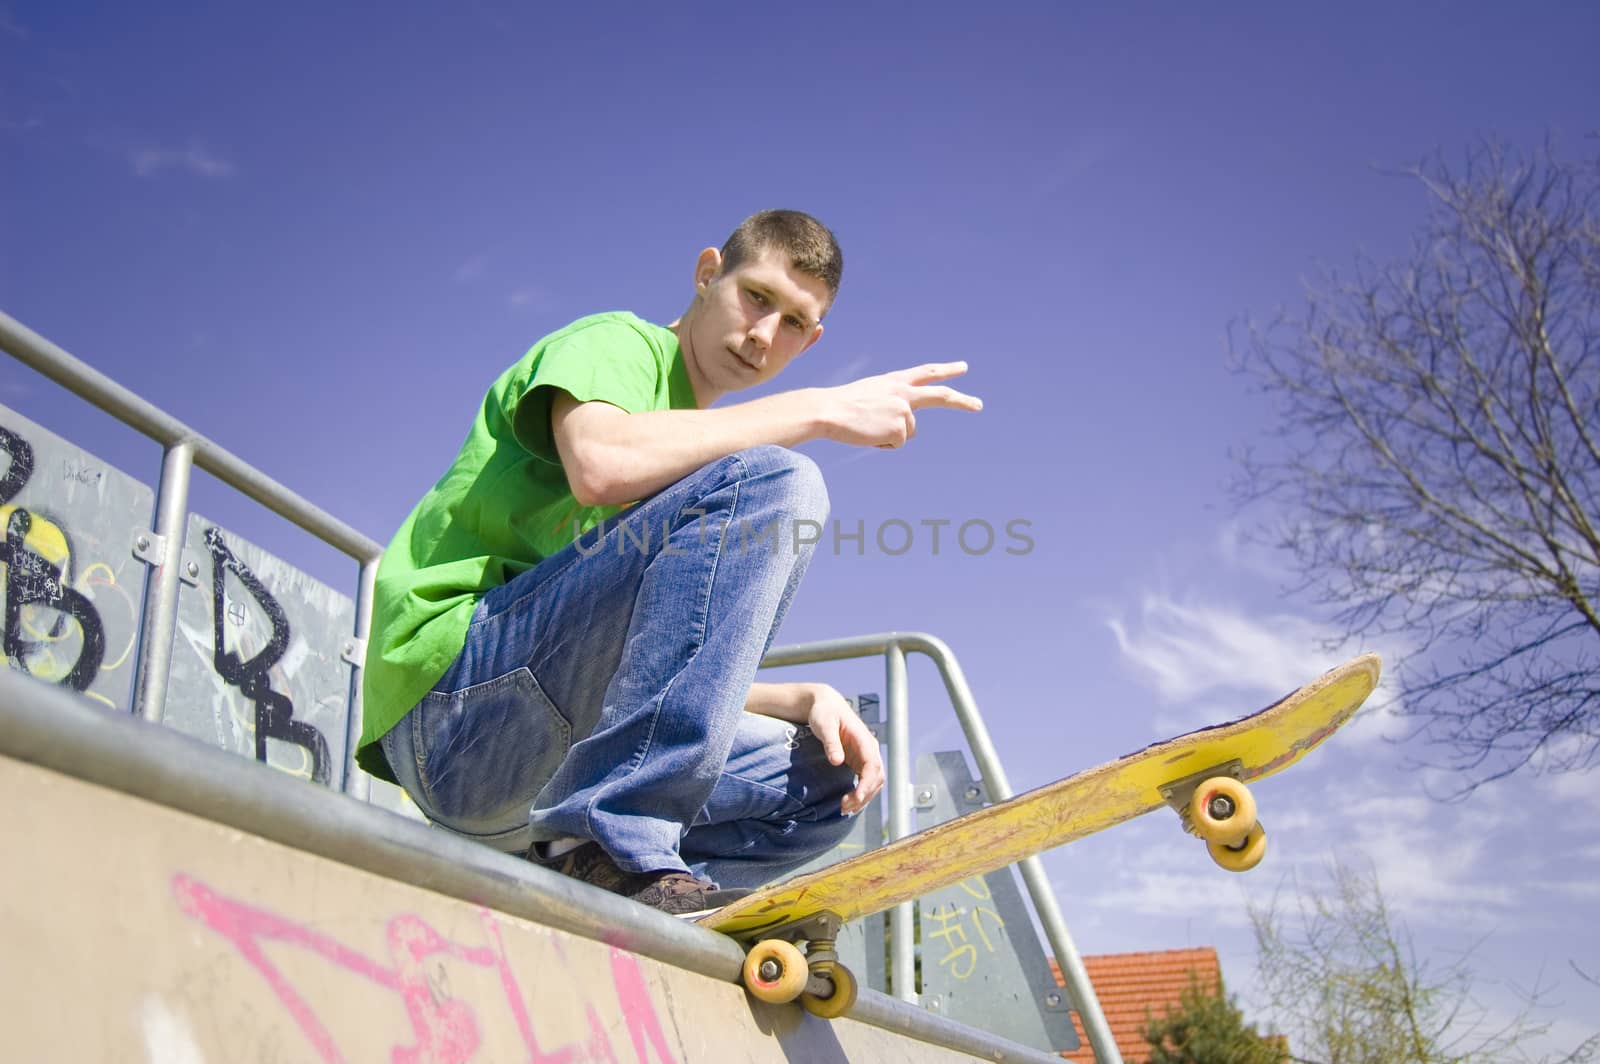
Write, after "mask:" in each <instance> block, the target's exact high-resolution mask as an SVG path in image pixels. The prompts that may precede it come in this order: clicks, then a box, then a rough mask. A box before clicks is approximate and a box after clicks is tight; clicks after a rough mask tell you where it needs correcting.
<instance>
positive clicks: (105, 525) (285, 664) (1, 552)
mask: <svg viewBox="0 0 1600 1064" xmlns="http://www.w3.org/2000/svg"><path fill="white" fill-rule="evenodd" d="M154 502H155V493H154V492H153V491H152V490H151V489H150V488H149V487H148V486H146V485H145V484H142V483H140V482H139V481H138V480H135V479H134V478H132V477H129V476H128V475H126V474H125V473H122V472H120V471H118V470H116V469H114V468H112V467H110V466H108V465H106V464H105V463H103V462H101V461H99V460H98V459H96V458H95V457H94V456H92V455H90V454H88V453H87V452H84V451H82V450H79V449H78V448H76V447H74V446H73V445H72V444H70V443H68V442H67V441H65V440H63V439H61V438H59V437H57V436H55V435H54V434H53V433H50V432H49V431H47V430H45V429H43V428H41V427H40V426H38V425H35V424H33V423H32V422H31V421H29V420H28V419H26V418H24V417H22V416H21V415H19V414H16V413H15V412H13V411H11V410H8V409H6V408H4V407H0V606H3V609H0V649H3V652H4V654H5V659H6V662H5V663H6V665H8V666H9V667H11V668H14V669H17V670H19V671H22V672H26V673H28V674H30V675H32V676H34V677H37V678H39V679H42V680H45V681H47V682H51V683H58V684H61V685H63V686H66V687H70V688H72V689H73V690H76V691H80V692H82V693H84V694H86V695H88V696H89V697H91V698H94V699H97V700H99V701H100V702H102V703H103V704H105V705H107V706H110V707H113V708H117V709H121V710H124V711H126V710H129V709H131V708H132V672H133V665H134V657H135V648H136V646H137V644H138V639H139V628H140V619H141V615H142V609H143V594H144V585H145V576H146V572H147V570H146V567H145V563H144V562H143V561H141V560H139V559H138V558H137V557H135V554H134V549H133V548H134V544H135V542H136V540H137V539H138V537H139V536H141V535H148V534H149V528H150V520H151V515H152V513H153V512H154ZM184 543H185V544H186V545H187V546H186V549H185V550H184V552H183V555H182V563H181V568H180V571H181V573H182V577H183V583H181V584H180V588H179V596H178V631H177V639H178V647H177V648H176V651H175V653H174V655H173V658H172V671H171V675H170V677H169V682H168V687H167V700H166V706H165V710H164V713H163V716H162V723H163V724H165V725H167V726H168V727H171V728H174V729H176V730H178V731H181V732H184V733H186V734H189V735H192V736H194V737H196V738H198V739H200V740H202V741H204V742H206V743H209V744H211V745H213V746H218V747H221V748H222V749H225V750H229V751H232V752H234V753H238V754H242V755H244V756H246V757H253V758H255V759H256V760H259V761H264V762H267V763H269V764H271V765H272V766H273V767H275V768H278V769H281V770H283V771H285V772H289V773H292V774H295V775H299V776H302V777H304V778H306V779H310V780H314V781H316V782H318V783H321V784H333V783H336V782H338V780H337V777H338V776H339V775H340V773H339V771H338V767H339V766H341V765H342V764H343V763H344V753H345V751H344V747H345V744H346V735H347V727H346V723H347V720H348V703H349V684H350V675H351V673H350V667H349V664H348V663H347V662H345V661H343V660H342V659H341V656H340V652H341V648H342V647H343V646H344V645H345V644H346V642H348V640H349V639H350V635H351V632H352V631H353V630H354V625H355V606H354V603H353V602H351V600H350V599H349V598H348V597H346V596H343V595H339V594H337V593H336V592H334V591H332V590H331V589H329V588H326V587H324V586H322V585H320V584H317V583H316V582H315V581H313V580H311V579H310V578H309V577H307V576H306V575H305V574H304V573H301V572H299V571H297V570H295V569H294V568H293V567H291V566H289V565H287V564H285V563H284V562H282V561H280V560H278V559H276V558H274V557H272V556H271V555H270V554H267V553H266V552H265V551H262V550H260V549H259V548H257V547H255V546H254V545H252V544H250V543H248V542H247V541H245V540H243V539H241V538H240V537H238V536H236V535H234V534H232V533H228V532H225V531H224V530H223V529H221V528H219V527H218V526H217V525H216V524H215V523H214V522H210V521H206V520H205V519H204V518H201V517H199V515H194V514H191V515H190V517H189V520H188V523H187V525H186V527H185V530H184ZM207 571H209V580H208V579H207V575H208V574H207Z"/></svg>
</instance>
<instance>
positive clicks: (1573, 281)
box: [1232, 144, 1600, 791]
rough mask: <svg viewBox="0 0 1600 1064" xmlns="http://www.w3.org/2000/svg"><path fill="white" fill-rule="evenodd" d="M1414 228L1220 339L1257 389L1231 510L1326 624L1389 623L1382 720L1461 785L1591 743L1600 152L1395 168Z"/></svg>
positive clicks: (1478, 152) (1544, 763)
mask: <svg viewBox="0 0 1600 1064" xmlns="http://www.w3.org/2000/svg"><path fill="white" fill-rule="evenodd" d="M1408 173H1409V174H1410V176H1412V177H1414V178H1415V179H1416V180H1417V181H1419V182H1420V183H1421V185H1422V187H1423V188H1424V189H1425V190H1426V192H1427V194H1428V196H1429V199H1430V206H1431V211H1430V215H1429V218H1428V221H1427V224H1426V225H1425V227H1424V228H1423V229H1422V231H1421V233H1420V235H1419V236H1418V238H1417V239H1416V240H1415V242H1414V245H1413V250H1412V252H1411V254H1410V255H1409V256H1407V257H1406V258H1405V259H1404V260H1403V261H1400V262H1397V263H1393V264H1387V265H1381V266H1380V265H1375V264H1374V263H1372V262H1370V261H1362V262H1360V263H1359V264H1358V266H1357V268H1356V270H1355V272H1354V274H1353V275H1351V276H1348V277H1341V276H1338V275H1329V276H1327V277H1325V278H1324V279H1323V280H1321V281H1320V282H1319V283H1317V284H1316V285H1314V286H1313V287H1312V288H1311V290H1310V291H1309V293H1308V297H1307V304H1306V308H1305V311H1304V313H1303V314H1300V315H1298V316H1292V317H1285V318H1282V319H1280V320H1279V321H1277V322H1276V323H1275V324H1273V325H1270V326H1267V327H1252V328H1250V329H1249V330H1248V331H1247V332H1246V334H1245V335H1243V336H1241V337H1236V338H1235V340H1234V342H1233V344H1232V347H1233V352H1234V355H1235V356H1236V358H1237V359H1238V361H1239V364H1240V365H1241V366H1242V367H1243V368H1244V369H1245V370H1246V371H1247V372H1248V373H1250V374H1252V375H1253V376H1254V378H1255V379H1256V381H1257V382H1258V383H1259V385H1260V386H1261V389H1262V390H1263V391H1264V392H1265V393H1267V394H1268V395H1269V396H1270V397H1271V398H1272V399H1273V400H1274V401H1275V404H1274V405H1275V414H1276V420H1275V428H1274V430H1273V434H1274V437H1275V442H1276V445H1275V446H1272V447H1269V448H1264V449H1262V450H1261V451H1260V452H1259V453H1252V454H1246V455H1244V456H1243V459H1242V469H1243V475H1242V476H1241V478H1240V480H1239V482H1238V484H1237V485H1236V498H1237V499H1238V500H1240V501H1241V502H1246V503H1248V502H1255V501H1261V500H1272V501H1275V502H1277V503H1280V504H1284V506H1283V508H1282V509H1281V510H1279V511H1278V512H1282V513H1287V514H1289V515H1290V516H1289V518H1288V520H1287V521H1286V522H1284V523H1282V524H1280V525H1278V526H1275V527H1274V528H1273V529H1272V530H1271V535H1272V538H1273V540H1274V541H1275V542H1276V543H1277V545H1279V546H1282V547H1284V548H1286V549H1287V550H1288V551H1289V552H1290V554H1291V555H1292V557H1293V559H1294V562H1295V564H1296V568H1297V570H1298V572H1299V573H1300V574H1301V576H1302V577H1303V581H1304V583H1303V588H1302V589H1310V590H1312V591H1314V592H1315V593H1317V595H1318V597H1319V599H1320V601H1322V602H1324V603H1328V604H1333V605H1334V606H1336V607H1337V611H1338V612H1337V616H1338V618H1339V620H1340V621H1341V622H1342V623H1343V624H1344V625H1346V626H1347V633H1346V634H1347V635H1355V634H1362V635H1365V636H1367V637H1368V638H1369V639H1370V638H1371V637H1373V636H1383V635H1398V636H1400V637H1402V640H1403V641H1404V642H1405V643H1408V644H1409V645H1410V648H1411V649H1410V651H1409V652H1408V654H1407V655H1406V657H1405V660H1403V661H1399V662H1391V665H1392V666H1393V665H1398V666H1399V668H1398V669H1391V672H1392V673H1393V674H1394V675H1396V676H1397V677H1398V679H1399V681H1400V691H1399V697H1400V705H1401V711H1402V712H1403V713H1405V714H1408V715H1410V716H1412V717H1413V718H1414V719H1415V720H1416V721H1417V723H1418V725H1419V730H1420V731H1422V732H1423V733H1424V736H1425V737H1426V738H1427V739H1428V740H1429V741H1430V742H1433V743H1435V744H1439V749H1442V750H1443V751H1444V752H1445V756H1444V760H1445V761H1446V762H1447V763H1448V764H1449V765H1450V766H1451V767H1453V768H1455V769H1458V770H1460V771H1461V772H1462V774H1463V778H1464V779H1465V780H1466V782H1465V783H1464V785H1463V791H1465V790H1470V789H1471V788H1473V787H1475V786H1477V785H1478V784H1480V783H1482V782H1485V781H1487V780H1489V779H1494V778H1497V777H1500V776H1503V775H1506V774H1508V773H1510V772H1513V771H1516V770H1517V769H1519V768H1521V767H1523V766H1525V765H1529V764H1530V763H1531V764H1533V765H1534V767H1535V768H1536V769H1540V770H1563V769H1574V768H1583V767H1587V766H1589V765H1591V764H1593V763H1594V762H1595V760H1596V756H1597V753H1600V614H1597V610H1600V531H1597V524H1600V512H1597V504H1600V343H1597V340H1600V158H1595V159H1589V160H1585V161H1581V162H1567V161H1562V160H1561V159H1559V158H1558V157H1557V155H1556V153H1555V151H1554V150H1553V149H1552V148H1551V147H1550V146H1549V145H1548V144H1547V145H1546V146H1545V147H1544V148H1543V149H1541V150H1539V151H1536V152H1533V153H1531V154H1526V155H1523V154H1518V153H1515V152H1512V151H1509V150H1506V149H1503V148H1500V147H1497V146H1494V145H1485V146H1481V147H1479V148H1477V149H1475V150H1473V151H1471V152H1470V153H1468V155H1467V157H1466V160H1465V163H1464V164H1463V165H1461V166H1459V167H1456V168H1451V167H1450V166H1448V165H1447V164H1446V163H1445V162H1444V161H1443V160H1442V159H1434V160H1432V161H1431V162H1429V163H1426V164H1424V165H1423V166H1420V167H1418V168H1416V169H1413V170H1411V171H1408Z"/></svg>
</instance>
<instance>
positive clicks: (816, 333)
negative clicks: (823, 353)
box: [794, 321, 822, 358]
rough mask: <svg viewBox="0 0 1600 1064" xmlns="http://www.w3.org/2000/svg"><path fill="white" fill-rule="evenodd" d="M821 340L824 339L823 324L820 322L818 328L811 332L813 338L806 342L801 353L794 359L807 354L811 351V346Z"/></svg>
mask: <svg viewBox="0 0 1600 1064" xmlns="http://www.w3.org/2000/svg"><path fill="white" fill-rule="evenodd" d="M820 339H822V323H821V322H820V321H819V322H817V325H816V328H814V329H812V330H811V338H810V339H808V340H807V341H806V342H805V344H804V345H803V346H802V347H801V348H800V350H799V352H798V353H797V354H796V355H795V356H794V357H795V358H799V357H800V356H801V355H803V354H805V353H806V352H807V351H808V350H810V349H811V345H812V344H814V343H816V342H817V341H818V340H820Z"/></svg>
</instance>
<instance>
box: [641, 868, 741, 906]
mask: <svg viewBox="0 0 1600 1064" xmlns="http://www.w3.org/2000/svg"><path fill="white" fill-rule="evenodd" d="M647 875H649V876H650V877H651V878H652V880H653V881H652V882H651V883H650V884H649V885H648V886H646V887H644V889H642V890H640V891H638V892H636V893H635V894H633V895H632V898H633V900H634V901H636V902H638V903H639V904H640V905H648V906H650V908H652V909H660V910H661V911H662V912H664V913H670V914H671V915H673V916H682V917H694V916H704V915H705V914H706V913H712V912H716V911H717V910H718V909H720V908H722V907H723V906H724V905H727V904H729V903H731V902H735V901H738V900H739V899H740V898H742V897H744V896H745V895H746V894H749V893H750V892H749V891H748V890H737V889H733V888H729V889H727V890H724V889H722V888H721V887H718V886H717V885H716V884H715V883H713V882H711V881H710V880H709V879H699V878H697V877H695V876H692V875H690V874H689V873H687V872H651V873H647Z"/></svg>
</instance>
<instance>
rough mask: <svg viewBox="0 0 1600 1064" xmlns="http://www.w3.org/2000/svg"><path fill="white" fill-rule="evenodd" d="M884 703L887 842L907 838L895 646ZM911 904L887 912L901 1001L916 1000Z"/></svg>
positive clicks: (903, 719) (906, 757) (906, 714)
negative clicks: (886, 756) (886, 716)
mask: <svg viewBox="0 0 1600 1064" xmlns="http://www.w3.org/2000/svg"><path fill="white" fill-rule="evenodd" d="M883 656H884V671H885V676H884V701H885V703H886V707H887V711H888V724H889V764H888V765H887V770H888V771H887V775H888V781H887V786H886V787H885V788H884V789H885V790H886V791H887V792H888V793H887V794H886V795H885V801H886V802H887V804H888V807H889V808H888V814H889V815H888V817H887V820H888V823H889V841H890V842H893V841H894V840H896V839H903V838H905V837H906V836H907V835H909V834H911V789H912V784H911V715H910V710H909V708H908V705H907V699H906V655H905V651H903V650H901V649H900V644H899V643H890V644H889V646H888V647H887V648H886V649H885V650H884V655H883ZM912 904H913V903H912V902H904V903H902V904H900V905H896V906H895V907H894V908H893V909H890V910H889V985H890V987H891V988H892V989H893V991H894V996H895V997H897V998H900V999H901V1000H902V1001H910V1002H915V1001H916V1000H917V974H916V944H915V942H914V941H913V939H914V938H915V935H916V932H915V929H914V927H913V926H912V921H913V917H912V912H913V910H912Z"/></svg>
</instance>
